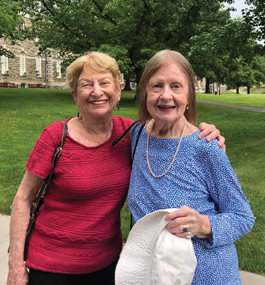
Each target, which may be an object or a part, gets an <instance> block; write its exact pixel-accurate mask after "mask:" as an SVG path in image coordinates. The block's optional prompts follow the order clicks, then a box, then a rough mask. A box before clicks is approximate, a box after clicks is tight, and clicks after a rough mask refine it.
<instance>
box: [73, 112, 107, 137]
mask: <svg viewBox="0 0 265 285" xmlns="http://www.w3.org/2000/svg"><path fill="white" fill-rule="evenodd" d="M78 119H79V121H80V124H81V125H82V127H83V128H84V129H85V130H86V131H87V132H88V133H90V134H92V135H93V134H95V135H102V134H103V135H104V134H111V132H112V128H113V124H112V117H110V118H108V119H105V118H101V117H100V118H93V119H91V118H87V117H84V116H82V115H81V116H80V117H79V118H78Z"/></svg>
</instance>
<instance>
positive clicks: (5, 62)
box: [1, 55, 9, 74]
mask: <svg viewBox="0 0 265 285" xmlns="http://www.w3.org/2000/svg"><path fill="white" fill-rule="evenodd" d="M1 65H2V74H8V73H9V71H8V57H7V56H4V55H2V56H1Z"/></svg>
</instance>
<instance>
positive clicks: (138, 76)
mask: <svg viewBox="0 0 265 285" xmlns="http://www.w3.org/2000/svg"><path fill="white" fill-rule="evenodd" d="M142 73H143V70H142V68H140V67H138V68H135V76H136V84H137V86H138V84H139V82H140V79H141V76H142ZM136 90H137V88H136ZM134 100H137V101H138V100H139V95H138V94H137V92H135V96H134Z"/></svg>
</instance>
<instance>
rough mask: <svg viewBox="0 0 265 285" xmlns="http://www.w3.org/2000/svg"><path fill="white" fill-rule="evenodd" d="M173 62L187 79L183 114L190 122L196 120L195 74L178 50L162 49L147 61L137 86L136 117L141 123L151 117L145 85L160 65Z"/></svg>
mask: <svg viewBox="0 0 265 285" xmlns="http://www.w3.org/2000/svg"><path fill="white" fill-rule="evenodd" d="M170 63H175V64H176V65H177V66H178V67H179V68H180V69H181V71H182V72H183V73H184V74H185V75H186V77H187V79H188V85H189V89H188V90H189V91H188V106H189V108H188V109H186V110H185V113H184V116H185V117H186V119H187V120H188V121H189V122H191V123H196V122H197V104H196V94H195V76H194V73H193V70H192V67H191V65H190V63H189V61H188V60H187V59H186V58H185V57H184V56H183V55H182V54H180V53H179V52H176V51H172V50H162V51H160V52H158V53H156V54H155V55H154V56H153V57H152V58H151V59H150V60H149V61H148V63H147V65H146V67H145V69H144V72H143V75H142V77H141V80H140V82H139V84H138V86H137V90H136V97H137V98H140V101H139V110H138V119H139V120H140V123H141V124H145V122H146V121H147V120H150V119H151V118H152V117H151V115H150V114H149V112H148V110H147V106H146V99H147V92H146V85H147V83H148V82H149V80H150V78H151V77H152V76H153V75H154V74H155V73H156V72H157V71H158V70H159V69H160V68H162V67H165V66H167V65H169V64H170Z"/></svg>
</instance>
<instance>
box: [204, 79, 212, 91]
mask: <svg viewBox="0 0 265 285" xmlns="http://www.w3.org/2000/svg"><path fill="white" fill-rule="evenodd" d="M205 93H211V92H210V80H209V79H207V78H206V80H205Z"/></svg>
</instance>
